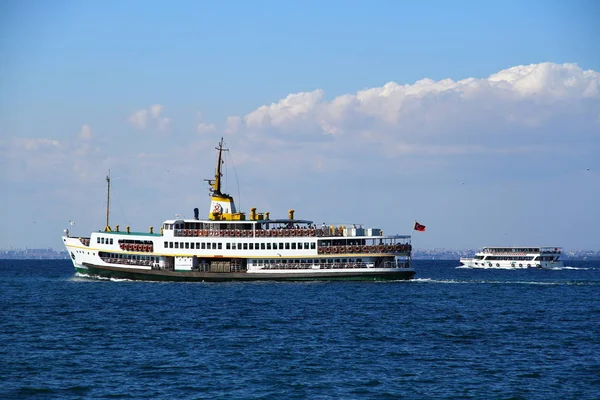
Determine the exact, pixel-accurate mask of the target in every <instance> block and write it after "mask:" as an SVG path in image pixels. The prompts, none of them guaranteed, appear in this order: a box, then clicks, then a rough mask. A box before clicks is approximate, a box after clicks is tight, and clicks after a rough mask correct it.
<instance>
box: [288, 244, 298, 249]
mask: <svg viewBox="0 0 600 400" xmlns="http://www.w3.org/2000/svg"><path fill="white" fill-rule="evenodd" d="M286 248H287V246H286ZM292 250H296V243H292Z"/></svg>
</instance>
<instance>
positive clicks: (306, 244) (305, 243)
mask: <svg viewBox="0 0 600 400" xmlns="http://www.w3.org/2000/svg"><path fill="white" fill-rule="evenodd" d="M304 250H308V242H304Z"/></svg>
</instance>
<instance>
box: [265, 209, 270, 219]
mask: <svg viewBox="0 0 600 400" xmlns="http://www.w3.org/2000/svg"><path fill="white" fill-rule="evenodd" d="M269 214H271V213H270V212H268V211H267V212H266V213H265V219H266V220H269Z"/></svg>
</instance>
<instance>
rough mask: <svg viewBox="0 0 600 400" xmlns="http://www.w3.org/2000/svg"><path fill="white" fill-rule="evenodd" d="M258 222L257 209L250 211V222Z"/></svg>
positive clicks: (253, 208)
mask: <svg viewBox="0 0 600 400" xmlns="http://www.w3.org/2000/svg"><path fill="white" fill-rule="evenodd" d="M254 220H256V207H252V208H251V209H250V221H254Z"/></svg>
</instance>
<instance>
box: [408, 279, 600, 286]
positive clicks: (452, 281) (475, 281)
mask: <svg viewBox="0 0 600 400" xmlns="http://www.w3.org/2000/svg"><path fill="white" fill-rule="evenodd" d="M408 282H414V283H434V284H449V285H455V284H470V285H472V284H486V285H487V284H494V285H497V284H504V285H543V286H560V285H575V286H577V285H582V286H585V285H600V282H598V281H503V280H486V279H473V280H460V279H432V278H416V279H412V280H410V281H408Z"/></svg>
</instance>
